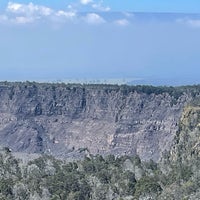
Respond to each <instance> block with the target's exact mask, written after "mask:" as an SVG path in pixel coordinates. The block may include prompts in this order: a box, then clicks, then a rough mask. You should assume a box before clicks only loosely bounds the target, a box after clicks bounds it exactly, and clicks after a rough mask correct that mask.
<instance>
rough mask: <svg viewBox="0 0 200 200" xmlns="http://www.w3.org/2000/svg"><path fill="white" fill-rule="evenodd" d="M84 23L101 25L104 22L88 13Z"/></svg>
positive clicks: (99, 17) (95, 15) (96, 15)
mask: <svg viewBox="0 0 200 200" xmlns="http://www.w3.org/2000/svg"><path fill="white" fill-rule="evenodd" d="M85 21H86V22H87V23H88V24H102V23H105V22H106V21H105V20H104V19H103V18H102V17H101V16H100V15H98V14H96V13H88V14H87V15H86V16H85Z"/></svg>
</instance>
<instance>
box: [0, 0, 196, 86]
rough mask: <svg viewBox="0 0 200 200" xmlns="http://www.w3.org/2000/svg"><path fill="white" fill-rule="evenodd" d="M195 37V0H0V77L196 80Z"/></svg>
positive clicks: (136, 81) (184, 82) (159, 81)
mask: <svg viewBox="0 0 200 200" xmlns="http://www.w3.org/2000/svg"><path fill="white" fill-rule="evenodd" d="M199 35H200V1H197V0H190V1H188V0H187V1H186V0H168V1H158V0H140V1H136V0H123V1H122V0H107V1H106V0H104V1H103V0H73V1H70V0H57V1H49V0H48V1H47V0H33V1H31V2H30V1H28V0H16V1H5V0H1V2H0V80H2V81H5V80H7V81H26V80H28V81H42V82H44V81H54V82H55V81H61V82H66V81H79V82H84V81H86V82H89V81H90V82H94V81H97V80H98V81H99V80H101V81H104V82H105V81H107V82H109V81H111V80H112V81H111V82H114V83H121V82H123V83H131V84H151V85H187V84H199V83H200V78H199V74H200V67H199V66H200V56H199V52H200V37H199ZM109 83H110V82H109Z"/></svg>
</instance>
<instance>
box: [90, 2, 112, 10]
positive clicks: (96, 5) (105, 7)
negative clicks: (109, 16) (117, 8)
mask: <svg viewBox="0 0 200 200" xmlns="http://www.w3.org/2000/svg"><path fill="white" fill-rule="evenodd" d="M92 8H94V9H96V10H99V11H102V12H108V11H110V10H111V9H110V7H109V6H103V5H102V4H101V3H98V4H92Z"/></svg>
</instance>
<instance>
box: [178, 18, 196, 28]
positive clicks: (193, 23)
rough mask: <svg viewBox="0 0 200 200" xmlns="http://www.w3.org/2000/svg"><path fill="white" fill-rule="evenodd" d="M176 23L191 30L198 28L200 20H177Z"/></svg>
mask: <svg viewBox="0 0 200 200" xmlns="http://www.w3.org/2000/svg"><path fill="white" fill-rule="evenodd" d="M176 22H177V23H180V24H184V25H187V26H190V27H193V28H200V19H190V18H183V19H177V20H176Z"/></svg>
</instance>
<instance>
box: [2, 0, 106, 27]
mask: <svg viewBox="0 0 200 200" xmlns="http://www.w3.org/2000/svg"><path fill="white" fill-rule="evenodd" d="M92 2H93V1H92V0H81V3H82V4H84V5H87V4H90V3H91V4H90V7H91V8H93V9H95V10H98V11H109V10H110V8H109V7H104V6H102V1H100V2H99V3H97V4H92ZM69 20H70V22H72V23H73V22H74V23H78V22H79V23H82V22H85V23H87V24H102V23H105V22H106V20H105V19H104V18H103V17H102V16H100V15H99V14H97V13H95V12H90V13H88V14H86V15H85V16H84V15H83V14H81V13H79V12H77V10H75V9H74V6H72V5H71V4H69V5H68V7H67V8H66V10H54V9H52V8H49V7H46V6H43V5H37V4H33V3H28V4H23V3H14V2H8V4H7V8H6V10H5V14H4V15H0V23H1V24H3V23H4V24H9V23H10V24H28V23H34V22H36V21H37V22H39V21H42V22H44V21H46V22H51V23H52V24H55V23H57V25H58V24H59V23H60V24H63V23H66V22H68V21H69Z"/></svg>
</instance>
